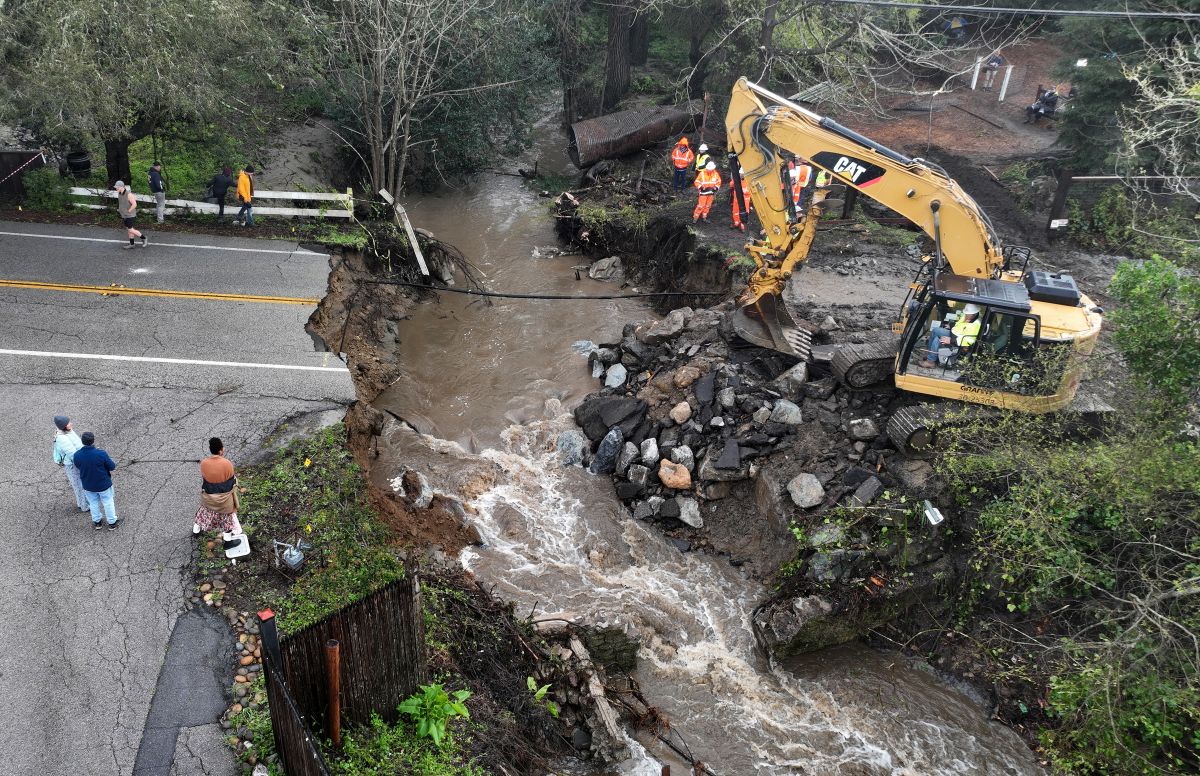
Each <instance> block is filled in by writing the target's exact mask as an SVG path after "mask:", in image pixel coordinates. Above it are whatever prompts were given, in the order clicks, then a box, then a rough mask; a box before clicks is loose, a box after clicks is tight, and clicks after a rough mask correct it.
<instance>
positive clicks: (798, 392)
mask: <svg viewBox="0 0 1200 776" xmlns="http://www.w3.org/2000/svg"><path fill="white" fill-rule="evenodd" d="M807 382H808V364H807V363H805V362H803V361H801V362H800V363H799V364H796V365H795V366H794V367H792V368H791V369H789V370H787V371H786V372H784V373H783V374H781V375H780V376H779V377H776V378H775V380H774V381H773V382H772V385H773V386H774V387H775V388H776V389H777V390H778V391H779V392H780V393H782V394H783V395H784V396H786V397H787V398H789V399H794V400H797V401H799V400H800V399H803V398H804V384H805V383H807Z"/></svg>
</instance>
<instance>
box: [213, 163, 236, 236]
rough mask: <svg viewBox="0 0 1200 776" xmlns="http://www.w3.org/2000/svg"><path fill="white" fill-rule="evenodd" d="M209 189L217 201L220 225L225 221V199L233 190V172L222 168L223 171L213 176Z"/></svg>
mask: <svg viewBox="0 0 1200 776" xmlns="http://www.w3.org/2000/svg"><path fill="white" fill-rule="evenodd" d="M208 188H209V190H210V191H211V192H212V198H213V199H215V200H216V201H217V223H218V224H219V223H221V222H222V221H224V220H225V197H226V195H227V194H228V193H229V190H230V189H231V188H233V170H231V169H229V168H228V167H222V168H221V171H220V172H219V173H217V174H216V175H214V176H213V179H212V182H210V183H209V184H208Z"/></svg>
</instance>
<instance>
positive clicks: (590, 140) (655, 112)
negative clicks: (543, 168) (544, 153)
mask: <svg viewBox="0 0 1200 776" xmlns="http://www.w3.org/2000/svg"><path fill="white" fill-rule="evenodd" d="M703 112H704V103H703V102H701V101H699V100H693V101H692V102H689V103H686V104H685V105H683V106H679V107H675V106H670V105H667V106H659V107H656V108H647V109H640V110H623V111H618V112H616V113H610V114H608V115H607V116H597V117H596V118H594V119H585V120H584V121H577V122H575V123H574V124H572V125H571V130H570V145H569V146H568V149H567V151H568V153H569V154H570V155H571V161H572V162H574V163H575V166H576V167H579V168H581V169H582V168H584V167H590V166H591V165H593V164H595V163H596V162H598V161H600V160H601V159H610V158H612V157H614V156H624V155H625V154H631V153H633V152H634V151H637V150H639V149H642V148H645V147H646V146H648V145H653V144H655V143H658V142H661V141H663V140H666V139H667V138H669V137H672V136H674V135H677V134H679V133H680V132H683V131H684V130H685V129H687V128H689V127H692V126H695V124H696V121H697V119H698V118H699V117H700V116H701V115H702V114H703Z"/></svg>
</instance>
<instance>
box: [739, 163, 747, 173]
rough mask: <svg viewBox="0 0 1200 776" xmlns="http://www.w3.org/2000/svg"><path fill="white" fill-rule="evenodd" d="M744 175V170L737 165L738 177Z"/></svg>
mask: <svg viewBox="0 0 1200 776" xmlns="http://www.w3.org/2000/svg"><path fill="white" fill-rule="evenodd" d="M745 174H746V168H745V167H743V166H741V165H740V164H739V165H738V175H745Z"/></svg>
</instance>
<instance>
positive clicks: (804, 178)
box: [789, 160, 813, 221]
mask: <svg viewBox="0 0 1200 776" xmlns="http://www.w3.org/2000/svg"><path fill="white" fill-rule="evenodd" d="M789 164H791V163H790V162H789ZM789 175H790V177H791V179H792V203H793V204H794V205H795V206H796V220H797V221H799V220H802V219H803V218H805V217H806V216H807V215H808V199H809V196H808V195H809V193H810V191H809V185H810V184H811V183H812V182H813V168H812V165H810V164H805V163H804V161H803V160H797V161H796V163H795V164H793V165H792V168H791V170H789Z"/></svg>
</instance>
